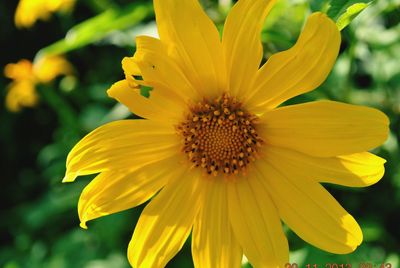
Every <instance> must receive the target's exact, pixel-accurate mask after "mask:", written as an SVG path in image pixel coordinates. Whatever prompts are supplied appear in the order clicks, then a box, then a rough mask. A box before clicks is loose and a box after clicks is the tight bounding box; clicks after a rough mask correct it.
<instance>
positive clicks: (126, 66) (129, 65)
mask: <svg viewBox="0 0 400 268" xmlns="http://www.w3.org/2000/svg"><path fill="white" fill-rule="evenodd" d="M121 64H122V69H123V70H124V74H125V79H126V80H127V81H128V82H129V85H130V86H131V87H133V88H135V87H138V86H139V84H137V82H136V81H135V76H141V75H142V74H141V73H140V69H139V66H137V64H136V62H135V61H134V60H133V57H124V58H123V59H122V61H121Z"/></svg>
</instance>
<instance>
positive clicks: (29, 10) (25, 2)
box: [15, 0, 75, 28]
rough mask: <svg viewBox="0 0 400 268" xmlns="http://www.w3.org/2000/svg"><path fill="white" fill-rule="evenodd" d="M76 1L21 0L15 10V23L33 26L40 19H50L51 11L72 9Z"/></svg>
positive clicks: (18, 25)
mask: <svg viewBox="0 0 400 268" xmlns="http://www.w3.org/2000/svg"><path fill="white" fill-rule="evenodd" d="M74 3H75V0H20V1H19V4H18V6H17V10H16V11H15V25H16V26H17V27H19V28H22V27H26V28H29V27H32V25H33V24H35V22H36V21H37V20H39V19H41V20H47V19H49V18H50V15H51V13H54V12H57V11H61V12H67V11H69V10H71V9H72V7H73V5H74Z"/></svg>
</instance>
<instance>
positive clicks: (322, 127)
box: [260, 101, 389, 157]
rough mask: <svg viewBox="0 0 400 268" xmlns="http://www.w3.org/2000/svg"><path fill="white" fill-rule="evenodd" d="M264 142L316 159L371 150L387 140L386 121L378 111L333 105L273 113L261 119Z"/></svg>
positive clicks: (312, 104)
mask: <svg viewBox="0 0 400 268" xmlns="http://www.w3.org/2000/svg"><path fill="white" fill-rule="evenodd" d="M263 120H264V122H265V125H263V126H260V132H261V133H262V135H263V137H264V138H265V140H266V142H267V143H269V144H271V145H274V146H278V147H284V148H289V149H294V150H296V151H299V152H302V153H306V154H309V155H313V156H319V157H330V156H337V155H346V154H352V153H358V152H363V151H367V150H370V149H372V148H375V147H377V146H379V145H380V144H382V143H383V142H384V141H385V140H386V139H387V136H388V132H389V128H388V124H389V120H388V118H387V117H386V115H385V114H384V113H382V112H381V111H379V110H376V109H372V108H368V107H364V106H356V105H350V104H345V103H340V102H333V101H316V102H310V103H305V104H299V105H291V106H286V107H282V108H278V109H275V110H273V111H271V112H268V113H266V114H265V115H264V117H263Z"/></svg>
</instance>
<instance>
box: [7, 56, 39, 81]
mask: <svg viewBox="0 0 400 268" xmlns="http://www.w3.org/2000/svg"><path fill="white" fill-rule="evenodd" d="M32 68H33V65H32V62H30V61H29V60H25V59H22V60H19V61H18V62H17V63H9V64H7V65H6V67H4V75H5V76H6V77H8V78H10V79H13V80H17V81H21V80H35V77H34V75H33V69H32Z"/></svg>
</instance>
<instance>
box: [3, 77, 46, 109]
mask: <svg viewBox="0 0 400 268" xmlns="http://www.w3.org/2000/svg"><path fill="white" fill-rule="evenodd" d="M38 102H39V96H38V94H37V92H36V89H35V84H34V82H33V81H32V80H17V81H16V82H13V83H11V85H10V86H9V88H8V93H7V96H6V107H7V109H8V110H9V111H11V112H18V111H20V110H21V108H23V107H34V106H36V105H37V103H38Z"/></svg>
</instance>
